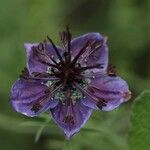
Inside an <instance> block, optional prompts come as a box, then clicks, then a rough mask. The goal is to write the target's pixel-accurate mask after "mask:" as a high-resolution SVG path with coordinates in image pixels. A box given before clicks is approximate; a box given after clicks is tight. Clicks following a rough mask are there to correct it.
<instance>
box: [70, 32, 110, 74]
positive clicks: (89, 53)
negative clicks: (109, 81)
mask: <svg viewBox="0 0 150 150" xmlns="http://www.w3.org/2000/svg"><path fill="white" fill-rule="evenodd" d="M88 41H89V42H96V43H97V44H98V45H100V46H99V47H98V48H96V49H94V48H93V47H89V48H87V50H86V52H84V54H83V55H82V57H80V59H79V62H80V63H81V64H85V65H88V66H92V65H95V64H102V67H103V68H101V67H100V68H99V69H92V71H94V72H104V71H105V70H106V68H107V65H108V47H107V44H106V41H107V39H106V37H103V36H102V35H101V34H99V33H88V34H84V35H82V36H79V37H77V38H74V39H73V40H72V42H71V50H72V54H73V56H76V55H77V54H78V53H79V51H80V50H81V49H82V48H83V47H84V46H85V45H86V43H87V42H88Z"/></svg>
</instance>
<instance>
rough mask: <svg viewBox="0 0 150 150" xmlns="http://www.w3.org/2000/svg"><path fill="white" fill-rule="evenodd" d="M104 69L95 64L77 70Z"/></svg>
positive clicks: (100, 65)
mask: <svg viewBox="0 0 150 150" xmlns="http://www.w3.org/2000/svg"><path fill="white" fill-rule="evenodd" d="M99 67H100V68H103V66H102V64H95V65H93V66H86V67H79V68H76V69H77V70H80V71H85V70H87V69H94V68H99Z"/></svg>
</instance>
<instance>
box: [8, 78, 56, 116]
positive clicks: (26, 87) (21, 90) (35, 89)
mask: <svg viewBox="0 0 150 150" xmlns="http://www.w3.org/2000/svg"><path fill="white" fill-rule="evenodd" d="M47 90H48V87H47V86H45V85H42V84H40V83H39V82H37V81H26V80H23V79H22V80H17V81H16V83H15V84H14V85H13V86H12V90H11V97H10V102H11V104H12V106H13V108H14V109H15V110H16V111H17V112H20V113H22V114H24V115H26V116H31V117H33V116H37V115H38V114H40V113H41V112H45V111H46V110H47V109H48V108H50V107H51V108H53V107H55V106H56V105H57V104H58V101H55V100H51V99H50V97H48V96H47V95H46V91H47Z"/></svg>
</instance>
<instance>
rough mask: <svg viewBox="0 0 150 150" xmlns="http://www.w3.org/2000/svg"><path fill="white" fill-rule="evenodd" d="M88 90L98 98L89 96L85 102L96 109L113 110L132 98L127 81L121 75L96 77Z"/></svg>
mask: <svg viewBox="0 0 150 150" xmlns="http://www.w3.org/2000/svg"><path fill="white" fill-rule="evenodd" d="M87 91H88V93H90V95H92V96H93V97H95V98H96V100H93V99H92V98H91V97H89V96H87V97H86V99H85V100H83V104H84V105H86V106H88V107H90V108H94V109H99V108H100V107H101V109H102V110H104V111H110V110H113V109H115V108H116V107H118V106H119V105H120V104H121V103H123V102H126V101H127V100H129V99H130V98H131V92H130V91H129V89H128V85H127V83H126V82H125V81H124V80H123V79H121V78H120V77H110V76H106V77H101V78H96V79H94V80H93V81H92V82H91V84H90V85H89V87H88V89H87ZM97 100H98V101H97Z"/></svg>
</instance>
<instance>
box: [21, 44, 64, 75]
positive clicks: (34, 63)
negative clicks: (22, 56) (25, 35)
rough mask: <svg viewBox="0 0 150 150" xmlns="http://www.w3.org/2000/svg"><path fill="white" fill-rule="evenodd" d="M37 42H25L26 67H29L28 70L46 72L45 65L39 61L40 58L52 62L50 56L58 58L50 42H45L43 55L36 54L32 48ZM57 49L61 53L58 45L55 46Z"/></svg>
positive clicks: (36, 45)
mask: <svg viewBox="0 0 150 150" xmlns="http://www.w3.org/2000/svg"><path fill="white" fill-rule="evenodd" d="M38 45H39V43H32V44H31V43H25V44H24V46H25V49H26V55H27V67H28V69H29V72H30V73H32V72H46V71H47V67H48V66H47V65H46V64H43V63H41V62H40V59H42V60H44V61H46V62H48V63H52V61H51V59H50V57H52V58H54V59H55V60H58V57H57V55H56V52H55V50H54V48H53V47H52V45H51V44H45V45H44V46H45V54H46V56H45V55H40V59H39V57H38V56H39V55H37V53H36V52H35V51H34V50H33V47H36V48H37V47H38ZM57 49H58V51H59V52H60V54H61V55H62V49H61V48H60V47H57Z"/></svg>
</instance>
